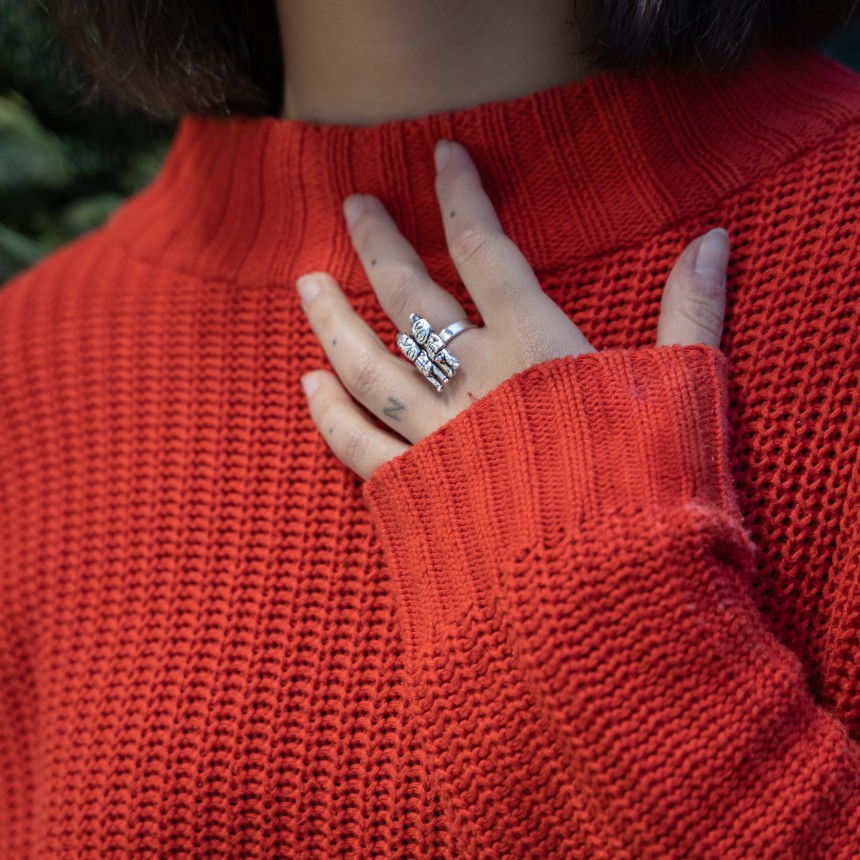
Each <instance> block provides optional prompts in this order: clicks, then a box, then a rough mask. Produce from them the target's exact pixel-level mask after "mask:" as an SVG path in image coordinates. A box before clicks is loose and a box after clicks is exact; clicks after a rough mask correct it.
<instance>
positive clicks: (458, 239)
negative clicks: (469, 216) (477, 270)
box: [451, 225, 495, 264]
mask: <svg viewBox="0 0 860 860" xmlns="http://www.w3.org/2000/svg"><path fill="white" fill-rule="evenodd" d="M494 238H495V237H494V236H493V234H492V233H491V232H490V231H489V230H487V229H486V228H484V227H480V226H475V225H473V226H470V227H465V228H464V229H463V230H461V231H460V232H459V233H457V235H455V236H454V237H453V238H452V240H451V254H452V256H453V257H454V258H455V259H457V260H458V261H459V262H461V263H466V264H469V263H487V262H488V261H489V259H490V255H491V251H492V248H493V244H494Z"/></svg>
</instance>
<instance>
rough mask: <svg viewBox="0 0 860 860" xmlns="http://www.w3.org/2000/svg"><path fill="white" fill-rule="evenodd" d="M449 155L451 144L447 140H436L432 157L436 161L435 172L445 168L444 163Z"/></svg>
mask: <svg viewBox="0 0 860 860" xmlns="http://www.w3.org/2000/svg"><path fill="white" fill-rule="evenodd" d="M450 157H451V144H449V143H448V141H447V140H440V141H437V142H436V152H435V154H434V159H435V161H436V172H437V173H441V172H442V171H443V170H444V169H445V165H446V164H447V163H448V159H449V158H450Z"/></svg>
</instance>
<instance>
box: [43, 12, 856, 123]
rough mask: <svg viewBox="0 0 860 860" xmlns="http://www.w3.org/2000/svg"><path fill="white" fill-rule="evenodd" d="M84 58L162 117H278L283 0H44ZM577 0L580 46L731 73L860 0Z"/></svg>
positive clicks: (808, 34)
mask: <svg viewBox="0 0 860 860" xmlns="http://www.w3.org/2000/svg"><path fill="white" fill-rule="evenodd" d="M37 2H38V3H39V5H40V6H41V7H42V8H43V9H44V10H45V11H46V12H47V13H48V15H49V17H50V18H51V20H52V22H53V25H54V27H55V28H56V31H57V33H58V34H59V35H60V37H61V39H62V41H63V42H64V43H65V45H66V46H67V48H68V49H71V54H70V57H69V59H72V58H76V59H77V60H79V61H81V62H82V63H83V67H84V69H85V71H86V72H87V73H88V77H89V82H90V90H89V92H88V93H87V95H86V98H85V102H91V101H92V100H94V99H95V98H97V97H98V96H99V95H101V94H103V95H105V96H107V97H109V98H111V100H113V101H117V102H119V103H120V104H121V105H122V104H125V105H126V106H133V107H138V108H142V109H143V110H144V111H146V112H147V113H150V114H152V115H156V116H162V117H165V116H169V115H171V114H181V113H185V112H191V113H197V114H214V115H230V114H237V113H238V114H251V115H255V114H256V115H259V114H269V115H277V114H278V112H279V110H280V107H281V102H282V95H283V94H282V87H283V65H282V59H281V43H280V32H279V28H278V16H277V11H276V6H275V0H251V2H236V0H37ZM580 2H581V0H571V6H572V13H573V20H575V21H576V24H577V26H578V27H579V28H580V29H581V32H582V33H583V35H584V37H585V47H584V49H583V50H582V51H581V53H582V54H584V55H585V56H587V57H588V58H590V60H591V62H592V63H593V64H594V65H597V66H600V67H603V68H615V69H627V70H630V71H633V72H636V71H638V70H639V69H641V68H642V67H643V66H644V65H645V64H646V63H648V62H650V61H652V60H665V61H668V62H670V63H672V64H674V65H677V66H684V65H688V64H696V65H699V66H701V67H704V68H706V69H709V70H713V71H722V70H730V69H732V68H735V67H737V66H740V65H741V64H743V63H744V62H746V60H747V59H748V58H749V56H750V54H751V53H752V50H753V49H754V47H755V46H756V44H757V43H758V42H759V41H763V40H768V41H771V40H774V41H783V42H788V43H791V44H795V45H801V46H807V47H813V46H815V45H816V44H817V43H818V42H819V41H821V40H823V39H825V38H827V37H828V36H830V35H833V34H835V33H837V32H839V31H840V30H842V29H844V28H846V27H847V26H848V25H849V23H850V22H851V21H852V20H854V19H855V18H857V17H858V3H857V0H584V2H585V8H584V9H581V8H580Z"/></svg>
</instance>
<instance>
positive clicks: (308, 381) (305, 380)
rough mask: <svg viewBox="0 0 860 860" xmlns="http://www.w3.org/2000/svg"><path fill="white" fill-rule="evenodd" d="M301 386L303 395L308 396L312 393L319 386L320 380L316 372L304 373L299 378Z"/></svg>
mask: <svg viewBox="0 0 860 860" xmlns="http://www.w3.org/2000/svg"><path fill="white" fill-rule="evenodd" d="M300 381H301V383H302V388H304V390H305V397H307V398H310V397H312V396H313V393H314V392H315V391H316V390H317V388H319V385H320V381H319V378H318V377H317V375H316V374H314V373H306V374H305V375H304V376H303V377H302V378H301V380H300Z"/></svg>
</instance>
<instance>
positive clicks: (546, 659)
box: [0, 46, 860, 860]
mask: <svg viewBox="0 0 860 860" xmlns="http://www.w3.org/2000/svg"><path fill="white" fill-rule="evenodd" d="M440 137H446V138H451V139H455V140H458V141H460V142H462V143H463V144H464V145H465V146H466V148H467V149H468V150H469V152H470V153H471V154H472V156H473V158H474V160H475V162H476V164H477V166H478V169H479V171H480V173H481V177H482V180H483V182H484V186H485V188H486V190H487V193H488V194H489V196H490V198H491V199H492V201H493V203H494V205H495V206H496V209H497V212H498V214H499V218H500V221H501V223H502V226H503V228H504V229H505V231H506V233H507V234H508V235H509V236H510V237H511V238H512V240H513V241H514V242H515V243H516V244H517V246H518V247H519V248H520V249H521V250H522V251H523V253H524V254H525V255H526V257H527V258H528V260H529V261H530V263H531V264H532V265H533V267H534V269H535V273H536V275H537V277H538V279H539V281H540V283H541V285H542V287H543V289H544V290H545V292H546V293H547V294H548V295H549V296H550V297H551V298H552V299H553V300H554V301H555V302H556V303H558V304H559V306H560V307H561V308H562V309H563V310H564V311H565V312H566V313H567V314H568V315H569V316H570V318H571V319H572V320H574V322H575V323H576V324H577V325H578V326H579V327H580V329H581V330H582V332H583V334H584V335H585V336H586V337H587V338H588V340H589V342H590V343H591V344H592V345H593V346H594V347H595V349H596V350H597V352H596V353H590V354H587V355H582V356H576V357H573V356H566V357H563V358H558V359H554V360H552V361H547V362H543V363H541V364H538V365H534V366H532V367H530V368H527V369H524V370H523V371H521V372H519V373H517V374H515V375H514V376H512V377H511V378H510V379H508V380H506V381H505V382H503V383H502V384H501V385H500V386H498V387H497V388H496V389H495V390H493V391H491V392H489V393H488V394H486V395H485V396H484V397H482V398H480V399H479V400H477V401H476V402H475V403H473V404H472V405H471V406H470V407H469V408H468V409H466V410H464V411H463V412H461V413H460V414H459V415H457V416H455V417H454V418H453V419H451V420H450V421H449V422H447V423H446V424H445V425H443V426H442V427H439V428H438V429H437V430H435V431H434V432H433V433H431V434H430V435H428V436H426V437H424V438H423V439H421V440H420V441H419V442H418V443H416V444H415V445H413V446H412V447H411V448H410V449H409V450H408V451H406V452H405V453H403V454H401V455H400V456H399V457H397V458H395V459H394V460H391V461H389V462H387V463H385V464H383V465H382V466H380V467H379V468H378V469H377V470H376V471H375V472H374V473H373V475H371V477H370V478H369V479H368V480H367V481H362V480H361V479H360V478H359V477H358V476H356V475H355V474H354V473H353V472H351V470H350V469H349V468H347V467H346V466H345V465H344V464H343V463H341V462H340V461H339V460H338V459H337V458H336V457H335V456H334V454H333V453H332V452H331V451H330V449H329V448H328V446H327V444H326V442H325V440H324V439H323V438H322V436H321V435H320V433H319V431H318V430H317V429H316V427H315V425H314V424H313V422H312V420H311V418H310V414H309V412H308V409H307V404H306V402H305V399H304V396H303V393H302V390H301V387H300V385H299V382H298V379H299V376H300V375H301V374H302V373H305V372H307V371H309V370H313V369H315V368H319V367H329V368H330V365H329V364H328V361H327V358H326V356H325V353H324V352H323V350H322V348H321V345H320V344H319V342H318V341H317V339H316V338H315V336H314V335H313V333H312V332H311V330H310V328H309V326H308V323H307V319H306V317H305V315H304V314H303V313H302V311H301V309H300V306H299V299H298V295H297V294H296V291H295V289H294V282H295V279H296V278H297V277H298V276H299V275H301V274H304V273H305V272H308V271H312V270H324V271H328V272H330V273H331V274H332V275H333V276H334V277H335V278H336V279H337V280H338V282H339V283H340V284H341V286H342V288H343V289H344V292H345V293H346V295H347V296H348V298H349V299H350V301H351V302H352V304H353V306H354V307H355V310H356V311H357V313H359V314H360V315H361V316H362V317H363V318H364V319H365V320H366V321H367V322H368V324H369V325H370V326H371V327H372V328H373V329H374V330H375V331H376V332H377V334H379V336H380V337H381V338H382V340H383V342H384V343H386V344H388V345H389V346H390V349H391V352H392V354H393V355H395V356H399V351H398V349H397V347H396V345H395V342H394V338H395V336H396V333H397V331H398V328H399V327H398V325H397V324H396V323H395V322H394V321H392V320H391V319H389V318H388V317H387V316H386V314H385V313H384V312H383V310H382V309H381V307H380V305H379V303H378V300H377V299H376V297H375V295H374V292H373V288H372V286H371V285H370V283H369V282H368V280H367V278H366V276H365V275H364V272H363V270H362V268H361V264H360V262H359V260H358V258H357V255H356V253H355V251H354V249H353V248H352V246H351V243H350V241H349V236H348V233H347V231H346V227H345V224H344V223H343V220H342V215H341V211H340V204H341V201H342V199H343V197H345V196H347V195H348V194H350V193H352V192H365V193H372V194H376V195H377V196H379V197H380V199H381V200H382V201H383V203H384V204H385V205H386V207H387V208H388V210H389V212H390V213H391V214H392V217H393V218H394V219H395V221H396V222H397V224H398V226H399V227H400V229H401V231H402V232H403V234H404V236H405V237H406V238H407V239H408V240H409V241H410V242H411V243H412V244H413V246H414V247H415V249H416V251H417V252H418V253H419V255H420V256H421V258H422V259H423V260H424V262H425V263H426V265H427V267H428V270H429V272H430V274H431V276H432V277H433V278H434V279H435V280H436V281H437V282H438V283H440V284H442V285H443V286H445V287H446V288H447V289H450V290H451V292H452V293H453V294H454V295H455V296H456V297H457V298H458V299H459V300H460V301H461V302H462V304H463V306H464V307H465V308H466V309H467V311H469V313H470V314H471V315H472V317H473V319H475V321H476V322H479V319H480V318H479V316H478V315H477V313H476V309H475V307H474V304H473V303H472V301H471V299H470V297H469V294H468V291H467V289H466V287H465V286H464V285H463V284H461V283H460V281H459V279H458V277H457V273H456V269H455V268H454V266H453V263H452V261H451V259H450V256H449V254H448V252H447V248H446V247H445V240H444V231H443V227H442V222H441V218H440V213H439V211H438V203H437V201H436V198H435V192H434V173H433V164H432V153H433V145H434V143H435V141H436V140H437V139H438V138H440ZM859 174H860V77H858V76H857V75H856V74H854V73H853V72H851V71H850V70H848V69H846V68H844V67H842V66H841V65H839V64H837V63H835V62H834V61H832V60H829V59H827V58H825V57H823V56H820V55H818V54H816V53H814V52H812V51H807V50H800V49H788V48H778V47H776V46H762V48H761V49H760V50H759V51H758V52H757V53H756V55H755V57H754V58H753V60H752V62H751V63H750V64H749V65H748V66H747V67H745V68H744V69H743V70H741V71H740V72H739V73H738V74H737V75H736V76H731V77H725V78H717V77H711V76H707V75H705V74H704V73H700V72H695V71H686V72H684V73H677V72H675V71H673V70H671V69H669V68H666V67H660V66H654V67H652V68H650V69H648V70H646V71H644V72H643V73H641V74H639V75H631V74H628V73H623V72H615V71H604V72H600V73H599V74H597V75H595V76H593V77H591V78H587V79H585V80H583V81H580V82H576V83H573V84H570V85H567V86H564V87H556V88H553V89H551V90H545V91H541V92H537V93H532V94H531V95H528V96H524V97H521V98H519V99H514V100H511V101H507V102H495V103H491V104H485V105H478V106H475V107H472V108H466V109H463V110H457V111H451V112H445V113H439V114H434V115H431V116H428V117H422V118H418V119H410V120H402V121H396V122H390V123H384V124H382V125H379V126H374V127H366V128H359V127H349V126H316V125H314V124H311V123H305V122H300V121H295V120H279V119H276V118H273V117H256V118H249V117H244V118H242V117H237V118H235V119H234V120H221V119H215V118H203V117H195V116H191V115H189V116H186V117H184V118H183V120H182V123H181V125H180V127H179V129H178V131H177V134H176V137H175V139H174V142H173V145H172V147H171V150H170V152H169V154H168V157H167V160H166V161H165V163H164V165H163V166H162V168H161V171H160V173H159V174H158V176H157V177H156V178H155V180H154V181H153V182H152V183H151V184H150V185H149V186H148V187H147V188H146V189H144V190H143V191H141V192H140V193H138V194H137V195H135V196H134V197H132V198H131V199H129V200H128V201H126V202H125V203H124V205H123V206H121V207H120V209H119V210H118V211H117V212H116V213H115V214H114V216H113V217H112V218H111V219H110V220H109V221H108V222H107V223H106V224H105V225H103V226H102V227H101V228H99V229H97V230H94V231H92V232H90V233H89V234H87V235H86V236H84V237H82V238H81V239H79V240H77V241H75V242H73V243H71V244H69V245H67V246H65V247H63V248H61V249H59V250H58V251H56V252H54V253H53V254H51V255H49V256H48V257H47V258H45V259H44V260H42V261H41V262H40V263H39V264H38V265H36V266H34V267H32V268H31V269H29V270H28V271H26V272H24V273H21V274H20V275H18V276H17V277H15V278H13V279H11V280H10V281H9V282H7V283H6V284H5V285H4V286H3V287H2V289H0V409H2V421H0V545H2V547H3V552H2V553H0V587H2V594H3V601H2V603H0V774H2V777H3V778H2V780H0V857H3V858H10V860H11V858H15V860H18V858H51V860H54V859H55V858H106V857H135V858H165V857H181V858H186V857H187V858H223V857H231V858H232V857H235V858H279V860H281V858H334V857H342V858H364V857H367V858H372V857H376V858H381V857H422V858H425V857H426V858H431V857H432V858H583V860H585V858H637V859H638V858H670V860H680V858H696V857H702V858H714V860H716V858H720V860H724V858H730V860H742V858H743V859H744V860H746V858H752V857H755V858H818V857H821V858H840V860H841V858H844V860H848V858H856V857H858V856H860V753H858V738H860V637H858V628H859V627H860V581H858V576H860V517H858V511H860V467H858V462H860V457H858V449H859V448H860V444H858V443H860V430H858V427H860V420H858V419H860V415H858V411H860V408H858V402H860V398H858V395H857V392H858V390H860V362H858V350H857V344H858V342H860V322H858V320H860V313H858V311H860V308H858V296H860V275H859V273H858V260H860V218H858V213H860V183H858V181H857V177H858V175H859ZM716 225H722V226H725V227H726V229H727V230H728V231H729V234H730V236H731V239H732V255H731V260H730V264H729V271H728V299H727V313H726V322H725V333H724V337H723V341H722V345H721V350H715V349H713V348H711V347H705V346H701V345H691V346H677V345H675V346H665V347H656V346H655V345H654V342H655V337H656V324H657V319H658V316H659V308H660V298H661V295H662V292H663V287H664V285H665V281H666V278H667V276H668V274H669V272H670V271H671V268H672V266H673V265H674V262H675V260H676V259H677V257H678V255H679V254H680V252H681V251H682V250H683V248H684V247H685V246H686V244H687V243H688V242H689V241H691V240H692V239H693V238H694V237H695V236H696V235H699V234H700V233H703V232H705V231H706V230H707V229H709V228H710V227H712V226H716ZM417 310H419V311H420V309H417ZM447 322H450V321H449V320H431V323H434V325H443V324H445V323H447ZM452 384H455V385H456V384H457V381H456V378H455V380H454V381H453V383H452ZM429 396H435V394H434V393H433V392H432V390H430V388H429V386H428V397H429Z"/></svg>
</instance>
